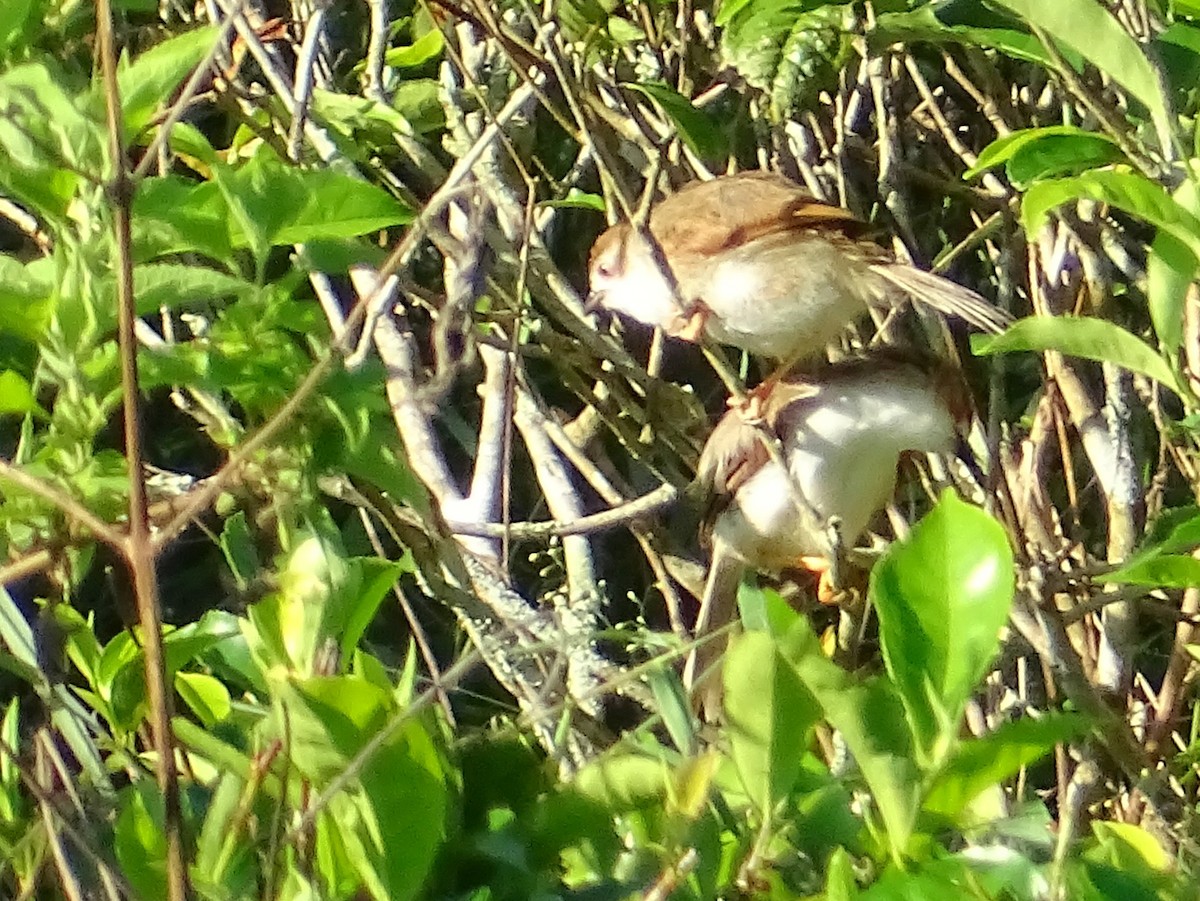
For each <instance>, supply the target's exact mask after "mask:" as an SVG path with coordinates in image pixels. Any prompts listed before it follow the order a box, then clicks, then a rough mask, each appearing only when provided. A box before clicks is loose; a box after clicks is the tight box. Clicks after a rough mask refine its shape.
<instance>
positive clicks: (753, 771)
mask: <svg viewBox="0 0 1200 901" xmlns="http://www.w3.org/2000/svg"><path fill="white" fill-rule="evenodd" d="M723 677H724V681H725V716H726V718H727V720H728V733H729V743H730V753H731V756H732V758H733V762H734V765H735V766H736V767H737V770H738V774H739V775H740V776H741V778H742V785H743V786H745V789H746V793H747V795H748V796H749V797H750V799H751V801H753V802H754V804H755V805H756V806H757V807H758V809H759V811H761V812H765V811H769V810H771V809H772V808H773V807H774V805H775V804H776V803H777V802H778V801H780V800H782V799H783V798H785V797H786V796H787V794H788V792H790V791H791V789H792V786H793V785H794V784H795V782H796V777H797V775H798V774H799V772H800V760H801V758H802V756H803V752H804V746H805V737H806V735H807V733H808V731H809V729H811V728H812V726H813V725H814V724H815V723H816V721H817V718H818V715H819V713H820V711H819V709H818V707H817V703H816V701H815V700H814V699H813V697H812V696H811V695H810V694H809V693H808V691H807V690H806V689H805V688H804V686H803V685H802V684H801V682H800V679H799V677H798V676H797V675H796V672H795V670H794V669H793V668H792V667H791V666H789V665H788V664H787V662H786V661H784V659H783V658H782V657H781V656H780V655H779V653H778V652H777V651H776V649H775V640H774V639H773V638H772V637H771V636H770V635H768V634H767V633H765V632H746V633H744V634H742V635H740V636H738V637H737V638H736V639H734V640H733V641H732V642H731V643H730V646H729V650H728V652H727V653H726V654H725V665H724V668H723Z"/></svg>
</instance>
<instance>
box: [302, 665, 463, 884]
mask: <svg viewBox="0 0 1200 901" xmlns="http://www.w3.org/2000/svg"><path fill="white" fill-rule="evenodd" d="M284 697H285V699H287V700H286V703H287V705H288V710H289V716H290V732H291V736H292V756H293V760H294V762H295V764H296V766H297V768H298V769H299V770H300V771H301V772H303V773H304V774H305V775H306V776H307V777H308V778H310V779H311V780H312V781H313V783H314V788H315V789H316V790H318V791H319V790H321V789H322V788H323V787H324V786H326V785H327V784H328V781H329V780H330V779H333V778H336V777H337V776H339V775H340V774H341V771H342V770H343V769H344V768H345V764H346V763H348V762H349V761H350V760H352V759H354V760H356V761H357V762H358V764H359V766H358V768H357V770H356V772H357V779H353V780H351V782H350V785H349V786H348V787H347V791H346V792H344V793H343V794H341V795H339V796H338V797H337V798H335V805H334V807H335V808H336V809H337V811H338V813H339V815H338V816H337V817H334V818H332V819H325V820H322V821H320V822H319V824H318V831H319V832H320V831H323V832H324V835H323V837H321V838H320V840H321V841H332V842H334V843H335V845H336V847H337V848H339V849H340V855H344V859H345V861H346V862H347V863H348V864H350V865H351V866H352V867H353V868H354V872H355V873H356V875H357V877H358V879H361V880H362V881H364V882H365V883H366V884H367V885H370V886H371V887H372V891H373V893H374V894H375V895H376V897H381V898H388V899H393V898H394V899H409V898H414V897H416V896H417V893H418V891H419V890H420V887H421V885H422V883H423V882H424V880H425V878H426V876H427V874H428V872H429V870H430V868H431V867H432V864H433V859H434V856H435V854H436V851H437V848H438V845H439V844H440V842H441V840H442V838H443V836H444V835H445V828H446V812H447V807H448V792H447V785H446V780H447V768H446V761H445V759H444V756H443V754H442V753H441V751H440V750H439V748H438V747H437V745H436V744H435V743H434V741H433V738H432V736H431V735H430V733H429V731H428V730H427V729H426V728H425V727H424V725H423V724H422V722H421V721H420V720H418V719H416V718H412V719H409V720H407V721H406V722H404V723H402V724H401V725H400V726H399V727H398V728H395V729H391V728H390V727H386V728H387V732H386V736H385V737H383V739H382V741H381V740H380V733H381V732H382V731H384V730H385V724H386V722H387V719H388V718H389V716H398V715H399V714H398V713H397V712H396V711H395V710H394V708H392V706H391V704H390V693H389V692H387V691H385V690H383V689H380V688H378V687H376V686H374V685H371V684H370V683H368V682H366V681H365V680H362V679H359V678H357V677H353V676H319V677H313V678H309V679H304V680H298V681H296V682H294V683H292V685H291V686H289V688H288V689H285V694H284ZM280 734H283V732H282V730H281V732H280ZM368 742H372V748H373V750H372V752H371V753H370V754H369V755H367V756H366V757H365V758H363V759H359V758H358V754H359V752H360V751H362V750H364V748H365V747H366V745H367V743H368ZM331 809H334V808H333V807H331ZM322 823H323V824H324V825H322ZM329 850H330V851H332V850H334V849H333V848H332V847H331V848H330V849H329ZM338 869H340V868H338Z"/></svg>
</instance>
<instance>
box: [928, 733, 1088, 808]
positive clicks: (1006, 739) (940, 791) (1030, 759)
mask: <svg viewBox="0 0 1200 901" xmlns="http://www.w3.org/2000/svg"><path fill="white" fill-rule="evenodd" d="M1090 729H1091V723H1090V722H1089V721H1088V720H1087V718H1086V717H1082V716H1077V715H1072V714H1058V713H1052V714H1049V715H1046V716H1042V717H1039V718H1038V719H1028V718H1027V719H1019V720H1015V721H1013V722H1009V723H1005V724H1003V725H1002V726H1000V728H999V729H997V730H996V731H995V732H993V733H991V734H990V735H985V736H983V737H982V738H975V739H971V740H969V741H965V742H963V744H961V745H960V746H959V747H958V749H957V750H956V751H955V753H954V756H953V757H952V758H951V759H950V761H949V762H948V763H947V764H946V767H945V768H944V769H943V770H942V771H941V772H940V773H938V776H937V779H936V780H935V781H934V783H933V786H932V788H930V790H929V794H928V795H927V796H926V798H925V805H924V806H925V809H926V810H927V811H930V812H932V813H939V814H942V815H943V816H947V817H950V818H956V817H958V816H959V815H960V814H961V813H962V812H963V810H965V809H966V807H967V805H968V804H970V803H971V801H972V799H974V798H975V797H976V796H977V795H979V794H980V793H981V792H983V791H985V790H986V789H988V788H991V787H992V786H995V785H998V784H1000V783H1001V782H1003V781H1004V780H1005V779H1008V778H1010V777H1012V776H1015V775H1016V774H1017V773H1018V772H1019V771H1020V769H1021V768H1022V767H1025V766H1028V765H1029V764H1031V763H1034V762H1035V761H1038V760H1040V759H1041V758H1042V757H1044V756H1045V755H1046V754H1048V753H1049V752H1050V751H1052V750H1053V749H1054V746H1055V745H1057V744H1060V743H1065V742H1069V741H1071V740H1073V739H1076V738H1079V737H1081V736H1083V735H1086V734H1087V733H1088V731H1089V730H1090ZM964 825H969V824H964Z"/></svg>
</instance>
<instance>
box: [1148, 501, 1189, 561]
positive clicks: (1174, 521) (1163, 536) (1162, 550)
mask: <svg viewBox="0 0 1200 901" xmlns="http://www.w3.org/2000/svg"><path fill="white" fill-rule="evenodd" d="M1197 547H1200V506H1197V505H1196V504H1188V505H1186V506H1183V507H1174V508H1171V509H1168V510H1163V511H1162V512H1161V513H1159V514H1158V515H1157V516H1156V517H1154V521H1153V522H1151V523H1150V525H1149V527H1148V528H1147V529H1146V535H1145V537H1144V539H1143V541H1142V550H1143V552H1144V551H1152V552H1154V553H1158V554H1176V553H1179V552H1180V551H1191V550H1194V549H1195V548H1197Z"/></svg>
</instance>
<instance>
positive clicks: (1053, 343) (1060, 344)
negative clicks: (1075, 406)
mask: <svg viewBox="0 0 1200 901" xmlns="http://www.w3.org/2000/svg"><path fill="white" fill-rule="evenodd" d="M971 349H972V351H974V352H975V353H977V354H1001V353H1012V352H1013V351H1018V350H1034V351H1046V350H1054V351H1058V352H1059V353H1063V354H1067V355H1068V356H1072V357H1083V358H1084V359H1085V360H1096V361H1098V362H1101V363H1112V364H1114V365H1116V366H1123V367H1124V368H1126V369H1128V370H1130V371H1131V372H1137V373H1141V374H1142V375H1144V376H1147V377H1149V378H1152V379H1154V380H1155V381H1157V382H1159V383H1161V384H1162V385H1164V386H1166V387H1167V388H1170V389H1171V390H1172V391H1175V390H1177V389H1176V387H1175V376H1174V374H1173V373H1172V372H1171V367H1170V366H1168V365H1167V363H1166V361H1165V360H1163V358H1162V357H1160V356H1159V355H1158V354H1157V353H1155V352H1154V349H1153V348H1152V347H1150V345H1148V344H1147V343H1146V342H1144V341H1142V340H1141V339H1140V338H1138V337H1136V336H1134V335H1131V334H1130V333H1129V332H1127V331H1125V329H1123V328H1121V327H1120V326H1119V325H1117V324H1116V323H1113V322H1108V321H1107V320H1104V319H1092V318H1087V317H1081V316H1030V317H1028V318H1026V319H1021V320H1019V321H1018V322H1016V323H1014V324H1013V325H1012V326H1010V327H1009V329H1008V331H1006V332H1005V333H1004V334H1003V335H996V336H995V337H991V336H983V335H976V336H972V339H971Z"/></svg>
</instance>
